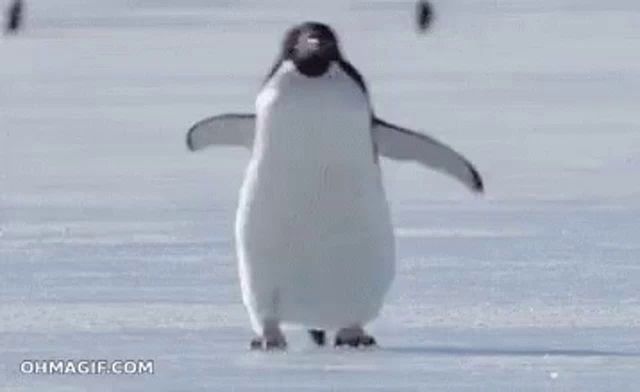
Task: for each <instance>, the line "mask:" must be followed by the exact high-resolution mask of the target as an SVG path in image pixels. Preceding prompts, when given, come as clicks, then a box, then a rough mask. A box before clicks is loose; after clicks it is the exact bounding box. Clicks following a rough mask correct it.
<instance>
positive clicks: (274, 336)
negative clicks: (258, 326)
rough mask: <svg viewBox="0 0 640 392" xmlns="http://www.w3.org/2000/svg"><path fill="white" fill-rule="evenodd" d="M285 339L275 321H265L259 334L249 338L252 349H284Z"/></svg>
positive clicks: (285, 346)
mask: <svg viewBox="0 0 640 392" xmlns="http://www.w3.org/2000/svg"><path fill="white" fill-rule="evenodd" d="M286 348H287V340H286V339H285V337H284V335H283V334H282V331H281V330H280V326H279V325H278V323H277V322H274V321H269V322H265V323H264V326H263V332H262V335H261V336H257V337H255V338H253V339H251V349H252V350H263V351H271V350H285V349H286Z"/></svg>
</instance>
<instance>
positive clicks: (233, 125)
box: [187, 113, 256, 151]
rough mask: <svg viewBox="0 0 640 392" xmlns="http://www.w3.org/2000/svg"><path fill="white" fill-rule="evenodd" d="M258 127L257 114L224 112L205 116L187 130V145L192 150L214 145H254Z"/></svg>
mask: <svg viewBox="0 0 640 392" xmlns="http://www.w3.org/2000/svg"><path fill="white" fill-rule="evenodd" d="M255 128H256V115H255V114H249V113H247V114H235V113H234V114H222V115H219V116H213V117H209V118H205V119H204V120H201V121H198V122H197V123H196V124H194V125H193V126H192V127H191V128H190V129H189V131H188V132H187V147H188V148H189V150H191V151H198V150H202V149H204V148H206V147H209V146H212V145H221V146H242V147H246V148H248V149H251V148H252V147H253V137H254V134H255Z"/></svg>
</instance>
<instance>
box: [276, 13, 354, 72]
mask: <svg viewBox="0 0 640 392" xmlns="http://www.w3.org/2000/svg"><path fill="white" fill-rule="evenodd" d="M282 56H283V58H284V59H285V60H290V61H292V62H293V63H294V64H295V66H296V69H297V70H298V71H299V72H300V73H301V74H303V75H305V76H307V77H310V78H316V77H319V76H322V75H324V73H325V72H327V70H328V69H329V67H330V66H331V63H332V62H335V61H339V60H340V59H341V54H340V48H339V46H338V39H337V37H336V35H335V33H334V32H333V30H331V28H330V27H329V26H327V25H325V24H322V23H317V22H306V23H302V24H300V25H298V26H295V27H293V28H292V29H290V30H289V31H288V32H287V34H286V36H285V39H284V47H283V53H282Z"/></svg>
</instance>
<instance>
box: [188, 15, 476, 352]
mask: <svg viewBox="0 0 640 392" xmlns="http://www.w3.org/2000/svg"><path fill="white" fill-rule="evenodd" d="M187 145H188V147H189V149H190V150H192V151H195V150H200V149H203V148H205V147H207V146H210V145H227V146H230V145H231V146H233V145H235V146H243V147H246V148H248V149H250V150H251V151H252V155H251V160H250V163H249V165H248V168H247V171H246V174H245V178H244V183H243V185H242V189H241V192H240V200H239V206H238V211H237V216H236V247H237V254H238V264H239V275H240V283H241V288H242V294H243V302H244V304H245V306H246V308H247V310H248V312H249V316H250V319H251V322H252V325H253V328H254V330H255V332H256V334H257V337H256V338H254V339H253V340H252V341H251V347H252V348H253V349H263V350H267V349H284V348H285V347H286V340H285V336H284V335H283V333H282V330H281V328H280V327H281V324H296V325H302V326H304V327H306V328H308V329H309V333H310V335H311V337H312V339H313V341H314V342H316V343H317V344H319V345H322V344H324V342H325V330H327V329H331V330H336V331H337V333H336V335H335V339H334V341H333V342H334V345H336V346H343V345H346V346H350V347H359V346H370V345H374V344H375V339H374V338H373V337H372V336H370V335H369V334H367V333H366V332H365V330H364V326H365V324H367V323H368V322H369V321H371V320H373V319H374V318H376V317H377V315H378V313H379V311H380V309H381V307H382V305H383V301H384V298H385V295H386V293H387V291H388V289H389V287H390V285H391V282H392V280H393V277H394V271H395V244H394V236H393V228H392V225H391V219H390V214H389V206H388V203H387V199H386V196H385V192H384V188H383V184H382V178H381V170H380V164H379V162H378V161H379V157H380V156H383V157H388V158H391V159H397V160H402V161H415V162H417V163H420V164H423V165H425V166H428V167H431V168H434V169H436V170H439V171H442V172H444V173H446V174H448V175H451V176H453V177H455V178H457V179H458V180H459V181H461V182H462V183H464V184H465V185H466V186H467V187H469V188H470V189H471V190H473V191H476V192H482V191H483V185H482V180H481V178H480V175H479V174H478V172H477V171H476V169H475V168H474V167H473V166H472V165H471V164H470V163H469V162H468V161H467V160H466V159H465V158H464V157H462V156H461V155H459V154H458V153H456V152H455V151H453V150H451V149H450V148H449V147H447V146H445V145H444V144H442V143H440V142H438V141H436V140H434V139H432V138H430V137H428V136H426V135H423V134H420V133H417V132H415V131H411V130H408V129H405V128H402V127H399V126H397V125H393V124H391V123H389V122H386V121H384V120H381V119H380V118H379V117H377V116H376V115H375V114H374V112H373V108H372V106H371V100H370V97H369V94H368V92H367V87H366V85H365V82H364V80H363V78H362V76H361V75H360V73H359V72H358V71H357V70H356V69H355V68H354V67H353V66H352V65H351V64H350V63H349V62H348V61H347V60H346V59H345V58H344V57H343V56H342V53H341V50H340V47H339V44H338V40H337V37H336V35H335V33H334V32H333V30H332V29H331V28H330V27H328V26H326V25H324V24H320V23H316V22H307V23H303V24H301V25H298V26H295V27H294V28H292V29H291V30H289V31H288V32H287V34H286V36H285V38H284V43H283V46H282V51H281V53H280V56H279V58H278V60H277V61H276V63H275V65H274V67H273V68H272V70H271V72H270V73H269V75H268V77H267V80H266V81H265V82H264V84H263V86H262V89H261V91H260V92H259V93H258V96H257V99H256V114H248V113H247V114H224V115H220V116H215V117H211V118H207V119H204V120H202V121H200V122H198V123H196V124H195V125H194V126H193V127H192V128H191V129H190V130H189V132H188V135H187Z"/></svg>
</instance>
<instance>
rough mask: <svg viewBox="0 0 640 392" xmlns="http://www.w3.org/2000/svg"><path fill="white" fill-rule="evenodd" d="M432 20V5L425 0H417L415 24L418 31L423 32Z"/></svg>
mask: <svg viewBox="0 0 640 392" xmlns="http://www.w3.org/2000/svg"><path fill="white" fill-rule="evenodd" d="M432 21H433V6H431V4H430V3H429V2H428V1H426V0H418V2H417V3H416V26H417V28H418V31H421V32H424V31H426V30H427V29H428V28H429V27H430V26H431V22H432Z"/></svg>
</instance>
